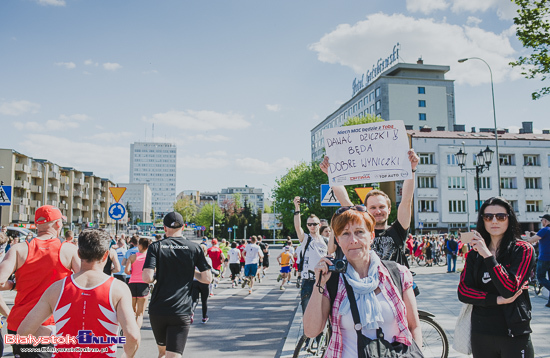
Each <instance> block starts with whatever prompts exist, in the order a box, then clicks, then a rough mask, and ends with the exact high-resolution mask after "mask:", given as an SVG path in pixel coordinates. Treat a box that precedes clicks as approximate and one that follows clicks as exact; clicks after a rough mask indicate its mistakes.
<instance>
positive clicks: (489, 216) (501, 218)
mask: <svg viewBox="0 0 550 358" xmlns="http://www.w3.org/2000/svg"><path fill="white" fill-rule="evenodd" d="M482 216H483V220H485V221H493V218H494V217H496V218H497V220H498V221H506V219H508V214H504V213H498V214H483V215H482Z"/></svg>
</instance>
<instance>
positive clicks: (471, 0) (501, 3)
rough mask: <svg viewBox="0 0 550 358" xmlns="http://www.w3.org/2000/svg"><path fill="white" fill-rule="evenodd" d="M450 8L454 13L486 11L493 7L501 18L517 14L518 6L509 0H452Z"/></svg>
mask: <svg viewBox="0 0 550 358" xmlns="http://www.w3.org/2000/svg"><path fill="white" fill-rule="evenodd" d="M452 3H453V4H452V7H451V10H452V11H453V12H455V13H462V12H472V13H475V12H486V11H487V10H489V9H495V10H496V12H497V15H498V16H499V18H501V19H511V18H513V17H514V16H516V14H517V12H516V11H517V8H518V6H517V5H516V4H514V2H513V1H511V0H483V1H479V0H452Z"/></svg>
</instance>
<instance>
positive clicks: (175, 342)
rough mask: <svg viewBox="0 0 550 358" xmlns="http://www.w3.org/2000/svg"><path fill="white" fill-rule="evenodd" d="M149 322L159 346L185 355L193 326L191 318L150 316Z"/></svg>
mask: <svg viewBox="0 0 550 358" xmlns="http://www.w3.org/2000/svg"><path fill="white" fill-rule="evenodd" d="M149 322H150V323H151V329H152V330H153V335H154V336H155V341H156V342H157V345H159V346H166V350H167V351H169V352H175V353H179V354H183V350H184V349H185V344H186V343H187V336H188V334H189V327H190V326H191V316H177V315H174V316H157V315H152V314H150V315H149Z"/></svg>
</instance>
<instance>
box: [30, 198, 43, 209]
mask: <svg viewBox="0 0 550 358" xmlns="http://www.w3.org/2000/svg"><path fill="white" fill-rule="evenodd" d="M41 206H42V202H41V201H40V200H31V208H39V207H41Z"/></svg>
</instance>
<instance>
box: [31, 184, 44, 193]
mask: <svg viewBox="0 0 550 358" xmlns="http://www.w3.org/2000/svg"><path fill="white" fill-rule="evenodd" d="M31 191H32V192H33V193H38V194H42V185H31Z"/></svg>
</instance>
